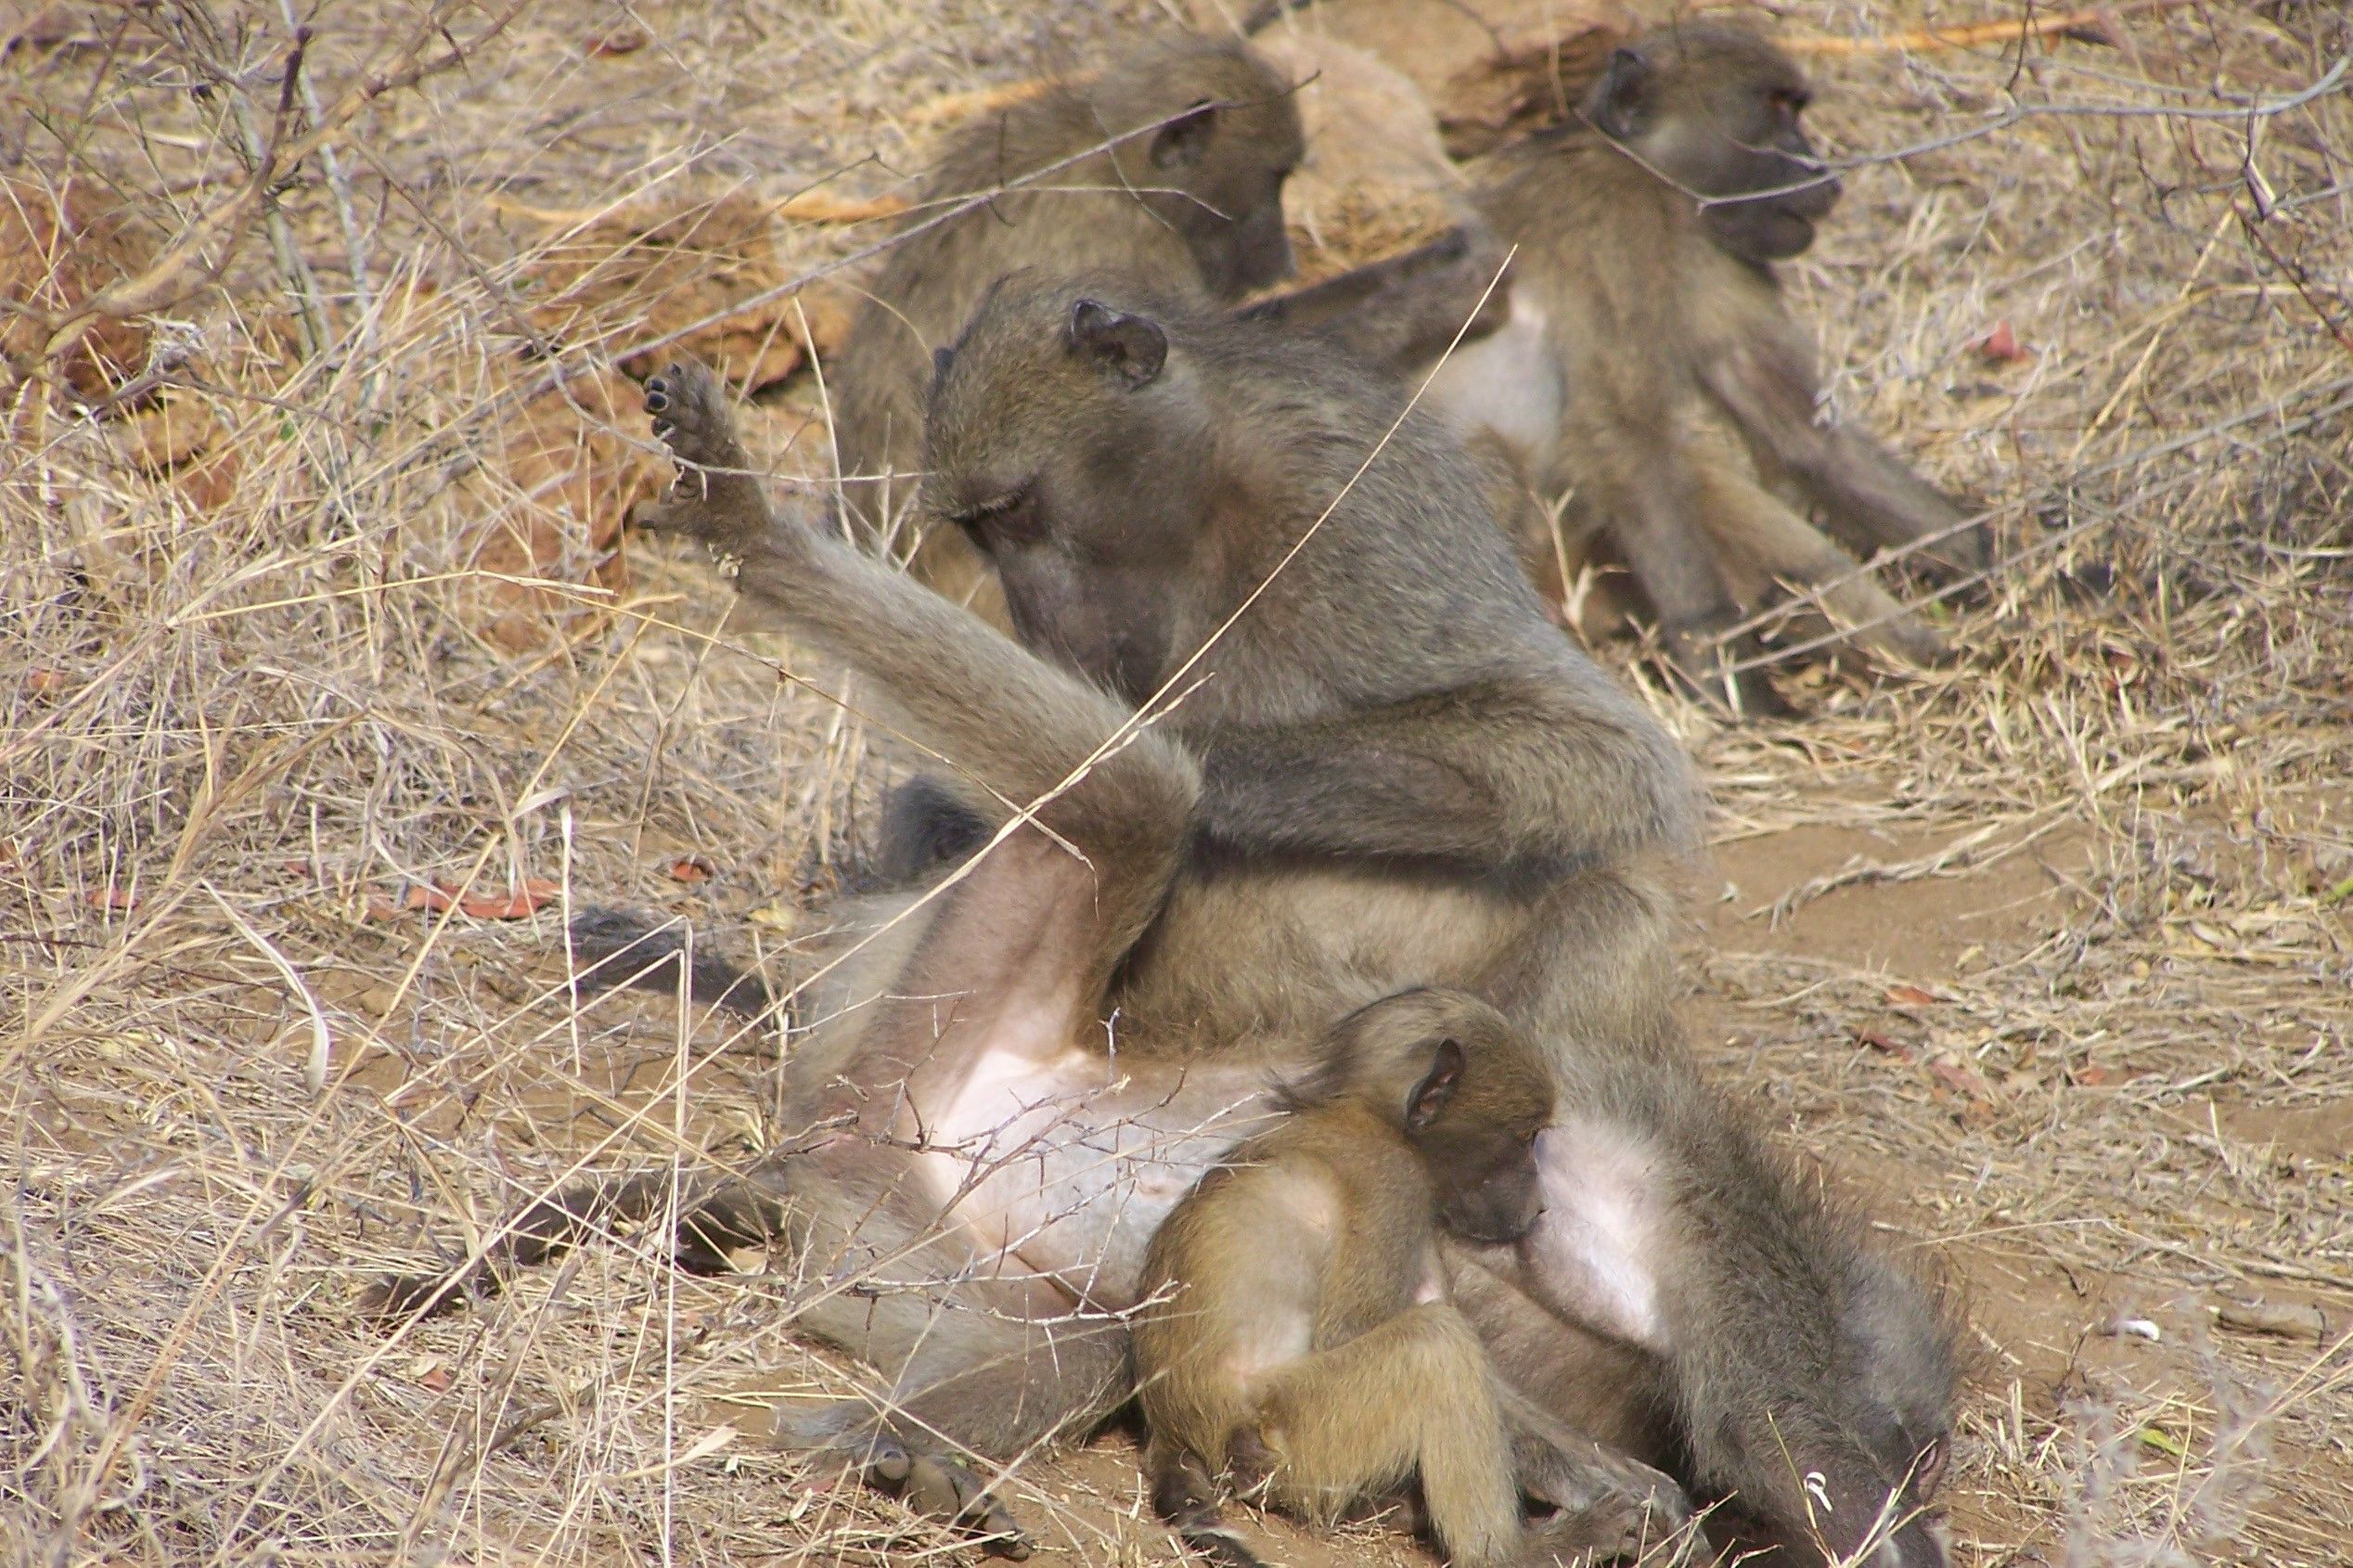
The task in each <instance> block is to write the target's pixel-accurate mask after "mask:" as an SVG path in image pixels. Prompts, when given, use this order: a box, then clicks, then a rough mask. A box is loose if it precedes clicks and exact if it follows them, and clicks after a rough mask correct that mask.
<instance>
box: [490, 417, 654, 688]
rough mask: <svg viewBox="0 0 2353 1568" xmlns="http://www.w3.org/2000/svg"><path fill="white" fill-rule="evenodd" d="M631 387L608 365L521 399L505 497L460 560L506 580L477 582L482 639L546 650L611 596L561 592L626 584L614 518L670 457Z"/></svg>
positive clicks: (506, 463)
mask: <svg viewBox="0 0 2353 1568" xmlns="http://www.w3.org/2000/svg"><path fill="white" fill-rule="evenodd" d="M652 439H653V430H652V427H651V425H650V424H649V422H648V421H647V418H646V415H645V410H644V407H643V404H642V400H641V398H640V397H639V394H638V392H637V389H636V385H635V383H633V382H631V381H630V380H629V379H627V378H626V377H624V376H621V375H619V374H617V373H615V372H613V371H611V370H605V371H599V372H598V373H597V374H595V375H593V376H584V377H582V378H580V379H577V380H574V381H572V382H570V383H568V384H567V385H565V386H563V387H559V388H558V389H556V390H555V391H552V392H546V393H543V394H542V395H541V396H540V397H538V398H536V399H534V401H533V402H531V403H530V404H528V405H525V406H524V407H523V409H522V411H521V413H519V414H517V415H516V416H515V418H513V419H511V420H509V421H508V423H507V425H506V426H505V427H504V428H502V430H501V431H499V458H500V461H499V464H498V469H497V473H496V481H495V482H496V484H497V489H496V494H495V499H496V500H498V501H501V502H503V503H504V506H503V508H500V509H498V510H497V511H496V512H495V515H494V516H493V517H492V518H491V520H490V521H487V522H484V523H482V524H481V525H480V526H478V527H477V528H476V529H475V530H474V531H473V532H472V533H470V534H469V535H468V537H467V541H466V543H465V545H464V546H461V548H463V549H464V550H465V552H466V553H465V554H463V555H461V557H460V559H461V561H462V562H463V563H464V564H465V565H467V566H469V567H471V568H473V569H474V570H475V571H478V572H488V573H495V574H496V575H497V576H499V577H502V578H509V579H514V578H521V579H539V580H541V581H544V582H546V584H547V586H546V587H540V586H536V585H534V584H533V583H532V582H530V581H521V582H515V581H506V582H487V583H484V584H482V585H481V586H480V587H479V588H478V589H477V590H475V594H474V599H475V614H476V618H477V624H478V625H479V626H480V627H481V630H482V635H483V636H487V637H488V638H489V639H490V640H491V641H493V642H495V643H496V644H497V645H498V646H500V647H501V648H505V649H508V650H509V651H511V652H518V653H520V652H524V651H527V650H529V649H534V648H539V647H543V646H545V645H546V642H547V641H548V640H549V639H550V638H551V637H553V636H560V635H561V634H562V633H563V632H564V630H565V629H566V628H568V627H569V626H571V625H572V623H574V622H576V621H578V620H580V619H581V618H583V617H593V616H595V615H597V614H598V613H600V611H601V608H602V605H603V604H604V603H605V602H607V601H604V600H600V599H598V598H594V597H591V596H584V595H578V594H571V593H567V592H566V591H565V588H564V585H567V584H583V585H590V586H594V587H598V588H604V589H608V590H610V591H611V593H612V594H614V595H618V594H619V593H620V592H621V591H622V590H623V589H624V588H626V587H627V586H628V566H627V562H626V559H624V557H623V556H622V554H621V553H620V551H619V545H620V539H621V525H622V524H623V523H624V521H627V520H628V516H629V509H630V508H632V507H634V506H636V504H637V502H638V501H639V500H641V499H645V498H647V497H649V496H652V495H659V494H660V493H661V489H662V484H663V482H665V480H666V477H667V471H668V465H667V464H664V463H662V462H661V461H660V460H659V459H657V458H656V457H655V456H653V455H652V452H651V451H650V449H649V448H650V445H651V443H652Z"/></svg>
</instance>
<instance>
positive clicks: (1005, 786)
mask: <svg viewBox="0 0 2353 1568" xmlns="http://www.w3.org/2000/svg"><path fill="white" fill-rule="evenodd" d="M646 406H647V409H648V410H649V412H650V413H652V414H653V415H654V416H655V419H656V429H657V431H659V432H660V433H661V434H662V438H663V439H664V440H665V441H667V442H668V443H669V444H670V447H671V449H672V451H673V452H674V453H675V455H676V456H677V458H678V462H679V470H680V477H679V479H678V481H677V482H675V483H674V484H673V485H672V486H671V489H670V492H669V494H668V495H667V496H666V497H665V498H664V500H663V501H662V504H661V505H660V506H658V507H656V508H651V509H650V510H649V512H647V513H646V514H643V515H642V516H641V518H640V522H641V524H642V525H644V526H650V527H656V528H660V529H664V530H669V531H674V532H678V533H689V534H692V535H693V536H695V537H696V538H699V539H701V540H702V541H703V542H704V543H705V544H706V545H708V546H711V547H712V548H713V549H714V551H716V552H718V553H720V554H721V555H722V556H724V557H729V558H732V559H735V560H736V561H737V562H738V566H737V576H736V585H737V587H738V589H739V591H740V592H741V593H742V594H743V595H744V597H745V598H747V599H749V600H753V601H757V602H758V603H759V604H761V605H762V606H764V607H765V608H766V609H767V610H770V611H772V612H774V613H775V614H776V615H777V616H778V618H779V619H780V620H781V621H782V623H783V624H784V626H785V627H786V628H787V629H788V630H789V631H790V632H791V633H792V634H793V635H795V636H798V637H800V638H801V639H802V640H804V642H806V643H809V644H812V645H815V646H816V647H817V648H818V649H822V650H823V651H825V652H827V653H829V654H830V655H832V656H833V657H835V658H836V659H838V660H840V661H841V662H843V663H844V664H846V665H848V666H849V667H850V669H851V670H852V671H854V672H855V674H856V675H859V676H860V677H862V679H861V683H860V684H861V689H862V690H864V691H866V692H868V693H871V694H872V695H873V696H874V697H875V698H877V699H879V700H881V702H883V703H885V704H887V705H888V707H889V708H891V709H892V710H894V716H895V717H896V718H897V719H898V721H899V723H900V725H901V727H902V728H903V729H904V731H905V733H906V737H907V739H911V740H912V741H913V742H914V743H915V744H917V745H919V746H921V747H924V748H926V749H928V750H929V751H931V752H932V753H933V754H935V755H936V756H938V757H939V758H940V759H941V761H942V762H943V763H945V765H947V766H949V767H951V768H953V769H955V770H957V771H956V773H955V775H954V778H953V781H952V784H951V787H952V788H954V789H955V790H957V792H958V795H959V797H960V798H961V799H962V800H963V802H964V803H965V804H967V805H969V806H971V808H972V809H973V810H974V811H976V812H978V813H979V814H980V815H981V816H982V817H983V819H984V820H985V821H986V822H987V823H988V824H989V825H990V826H991V827H992V828H995V827H997V826H1000V825H1002V824H1003V823H1005V822H1006V821H1007V820H1009V818H1010V817H1011V816H1013V815H1014V814H1015V813H1016V812H1017V811H1019V810H1021V809H1022V808H1024V807H1028V806H1031V805H1033V804H1037V803H1041V802H1042V803H1043V804H1041V805H1039V806H1038V810H1037V813H1036V818H1035V819H1036V821H1037V822H1038V823H1039V824H1040V825H1042V826H1043V827H1044V828H1045V829H1046V830H1047V831H1048V833H1050V834H1052V835H1053V836H1055V837H1056V838H1058V839H1060V840H1061V842H1064V843H1066V844H1068V845H1070V846H1072V847H1073V848H1074V849H1075V850H1076V851H1077V852H1078V853H1079V854H1080V855H1084V856H1086V858H1087V859H1088V860H1089V861H1090V862H1092V863H1093V865H1094V869H1095V872H1096V874H1097V876H1098V877H1099V879H1100V880H1101V883H1102V885H1103V887H1104V889H1105V896H1106V897H1107V898H1108V899H1109V900H1110V901H1111V903H1112V908H1113V912H1114V915H1115V917H1116V918H1115V919H1114V921H1113V923H1114V924H1125V923H1127V917H1128V914H1129V911H1127V910H1126V909H1125V907H1124V905H1125V903H1126V902H1134V901H1138V900H1143V901H1149V900H1150V899H1152V898H1156V897H1157V895H1158V891H1159V889H1160V887H1161V886H1162V885H1163V883H1164V880H1165V878H1166V876H1167V875H1168V874H1169V872H1170V869H1171V868H1173V866H1174V864H1175V860H1176V857H1177V854H1178V853H1179V850H1180V846H1181V844H1182V842H1183V833H1184V825H1185V821H1186V818H1187V816H1188V815H1189V812H1190V809H1191V806H1192V800H1193V796H1194V793H1195V791H1196V790H1197V789H1198V787H1199V786H1198V782H1197V778H1196V775H1195V773H1194V770H1193V767H1192V765H1191V763H1190V761H1189V759H1188V758H1187V757H1186V756H1185V754H1184V752H1182V751H1181V750H1180V749H1179V748H1178V747H1177V746H1176V745H1175V744H1173V743H1172V742H1170V741H1168V740H1166V739H1163V738H1162V737H1160V736H1159V735H1157V734H1154V733H1152V732H1151V731H1149V730H1136V731H1132V732H1129V733H1125V734H1122V733H1121V726H1123V725H1124V724H1125V723H1126V722H1127V721H1128V720H1129V719H1130V718H1131V717H1132V716H1133V715H1132V713H1131V711H1130V710H1128V709H1126V708H1124V707H1123V706H1121V705H1120V704H1119V703H1118V702H1116V701H1114V700H1112V699H1111V698H1109V697H1106V696H1105V695H1103V694H1102V693H1101V692H1099V691H1097V690H1096V689H1094V688H1091V687H1089V686H1087V685H1086V684H1085V683H1084V682H1082V681H1079V680H1077V679H1075V678H1074V677H1072V676H1071V675H1066V674H1064V673H1063V672H1061V671H1060V670H1057V669H1055V668H1054V667H1053V666H1052V665H1050V664H1048V663H1046V662H1044V661H1042V660H1040V659H1038V658H1036V657H1035V656H1034V655H1032V654H1030V653H1029V652H1027V651H1025V650H1024V649H1022V648H1020V647H1018V646H1017V645H1015V644H1014V643H1013V642H1011V641H1010V640H1009V639H1008V638H1007V637H1005V636H1003V635H1002V634H1001V633H999V632H997V631H996V630H995V629H994V628H992V627H990V626H987V625H985V624H984V623H982V622H981V621H979V620H978V619H976V618H975V617H973V616H972V615H971V613H970V612H968V611H966V610H962V609H960V608H959V607H958V606H956V605H952V604H950V603H948V602H947V601H946V600H945V599H943V598H940V597H939V596H938V595H937V594H934V593H932V592H931V591H930V590H928V589H926V588H924V587H922V586H920V585H918V584H916V583H914V582H912V581H910V580H909V579H907V578H906V577H905V576H904V575H902V574H901V573H898V572H893V571H890V570H889V569H887V568H885V567H883V566H881V565H880V564H879V563H877V562H875V561H872V560H869V559H867V558H866V557H865V556H863V555H861V554H860V553H859V552H857V551H856V550H854V549H852V548H850V547H849V546H846V545H843V544H842V543H840V542H839V541H836V540H832V539H829V538H825V537H823V536H821V535H819V534H818V533H816V532H815V531H813V530H811V529H809V528H807V527H805V526H804V525H803V524H802V523H801V522H800V521H797V520H795V519H791V518H785V517H779V516H778V515H777V513H776V511H775V510H774V509H773V508H771V507H770V506H769V504H768V501H767V497H766V495H765V493H764V492H763V491H762V489H761V487H760V483H759V481H758V479H757V478H756V477H754V476H753V474H752V470H751V466H750V465H751V459H750V457H749V456H747V454H746V453H745V452H744V449H743V446H742V443H740V442H739V441H738V440H737V438H736V433H735V427H734V421H733V419H732V418H731V417H730V415H729V413H728V410H727V406H726V396H725V393H724V392H723V391H722V389H721V388H720V386H719V384H718V382H717V381H716V380H714V379H713V377H712V375H711V373H710V372H709V371H708V370H706V369H704V368H703V367H702V366H700V365H695V364H693V363H691V362H684V363H680V364H676V365H673V366H670V367H668V368H667V369H665V370H664V371H663V372H662V374H661V375H659V376H656V377H654V378H653V379H651V380H649V382H648V383H647V387H646Z"/></svg>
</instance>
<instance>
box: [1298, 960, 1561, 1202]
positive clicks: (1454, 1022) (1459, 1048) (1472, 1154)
mask: <svg viewBox="0 0 2353 1568" xmlns="http://www.w3.org/2000/svg"><path fill="white" fill-rule="evenodd" d="M1330 1049H1331V1054H1330V1056H1329V1058H1328V1063H1329V1064H1328V1065H1327V1067H1326V1068H1325V1069H1324V1070H1323V1073H1322V1074H1321V1076H1320V1081H1321V1082H1322V1083H1324V1084H1326V1085H1328V1086H1334V1087H1332V1088H1331V1090H1330V1091H1329V1092H1331V1093H1334V1094H1338V1093H1347V1094H1352V1095H1356V1096H1358V1097H1361V1098H1364V1099H1367V1100H1369V1102H1370V1103H1371V1104H1372V1105H1373V1108H1374V1109H1375V1110H1377V1111H1379V1112H1382V1114H1383V1115H1385V1116H1389V1117H1393V1118H1396V1119H1397V1120H1398V1121H1399V1123H1400V1125H1402V1126H1403V1127H1404V1129H1405V1135H1406V1141H1407V1142H1408V1143H1410V1144H1412V1145H1413V1147H1414V1150H1415V1151H1416V1152H1417V1153H1419V1154H1420V1155H1421V1159H1422V1163H1424V1164H1425V1165H1426V1166H1427V1167H1428V1168H1429V1172H1430V1176H1431V1179H1432V1181H1433V1183H1434V1185H1435V1187H1436V1189H1437V1196H1438V1218H1439V1221H1440V1223H1441V1224H1443V1225H1444V1226H1445V1227H1447V1229H1448V1230H1450V1231H1453V1232H1454V1233H1455V1234H1456V1235H1458V1236H1461V1237H1465V1238H1468V1239H1469V1240H1473V1241H1515V1240H1519V1239H1520V1238H1521V1237H1522V1236H1524V1235H1525V1234H1527V1230H1528V1227H1530V1226H1532V1225H1534V1224H1535V1223H1536V1220H1537V1215H1538V1214H1540V1213H1542V1212H1543V1207H1544V1203H1543V1199H1542V1197H1541V1196H1540V1195H1539V1192H1538V1189H1537V1164H1536V1138H1537V1133H1539V1132H1541V1131H1543V1130H1544V1127H1545V1125H1546V1124H1547V1123H1549V1122H1550V1121H1551V1120H1552V1105H1553V1086H1552V1076H1551V1074H1550V1073H1549V1072H1548V1071H1547V1070H1546V1068H1545V1065H1544V1060H1543V1059H1542V1058H1541V1057H1540V1056H1538V1055H1537V1051H1536V1047H1534V1046H1532V1045H1530V1044H1529V1043H1528V1040H1527V1037H1526V1036H1525V1035H1522V1034H1521V1033H1520V1031H1519V1030H1518V1029H1516V1028H1514V1027H1513V1026H1512V1025H1511V1022H1509V1021H1507V1020H1506V1019H1505V1018H1504V1016H1503V1015H1502V1014H1501V1013H1499V1012H1498V1011H1496V1009H1493V1008H1491V1007H1489V1006H1488V1005H1487V1004H1486V1003H1485V1002H1483V1001H1481V1000H1479V999H1478V998H1477V997H1476V996H1469V995H1466V994H1465V993H1463V992H1459V991H1443V990H1437V989H1434V988H1421V989H1416V990H1412V991H1405V992H1401V993H1399V994H1398V995H1396V996H1388V997H1384V998H1382V1000H1380V1001H1378V1002H1374V1003H1372V1004H1371V1005H1370V1006H1369V1007H1365V1008H1360V1009H1357V1011H1355V1012H1353V1013H1351V1014H1349V1015H1348V1016H1347V1017H1346V1018H1345V1019H1343V1020H1342V1021H1341V1022H1340V1024H1339V1025H1338V1027H1337V1028H1335V1029H1334V1031H1333V1033H1332V1039H1331V1047H1330ZM1340 1084H1345V1085H1346V1086H1347V1087H1346V1088H1345V1089H1340V1088H1338V1087H1336V1086H1338V1085H1340Z"/></svg>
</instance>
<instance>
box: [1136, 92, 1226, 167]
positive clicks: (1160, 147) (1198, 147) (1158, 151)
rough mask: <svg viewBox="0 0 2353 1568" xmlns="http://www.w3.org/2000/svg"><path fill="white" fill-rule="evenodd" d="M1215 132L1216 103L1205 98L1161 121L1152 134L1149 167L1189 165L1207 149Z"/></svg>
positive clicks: (1195, 161) (1206, 152)
mask: <svg viewBox="0 0 2353 1568" xmlns="http://www.w3.org/2000/svg"><path fill="white" fill-rule="evenodd" d="M1216 132H1217V106H1216V105H1215V104H1214V103H1211V102H1210V101H1209V100H1208V99H1206V98H1204V99H1202V101H1201V102H1200V103H1197V104H1195V105H1193V107H1192V108H1190V109H1187V110H1186V111H1185V112H1184V113H1182V114H1180V115H1178V116H1177V118H1176V119H1174V120H1172V121H1170V122H1168V123H1167V124H1165V125H1163V126H1162V127H1161V128H1160V130H1159V132H1158V133H1157V134H1155V135H1153V137H1152V153H1151V157H1152V167H1153V168H1155V169H1189V168H1191V167H1192V166H1193V165H1194V164H1196V163H1198V162H1200V161H1202V159H1203V158H1204V157H1206V156H1208V153H1209V139H1210V137H1212V136H1213V135H1216Z"/></svg>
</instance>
